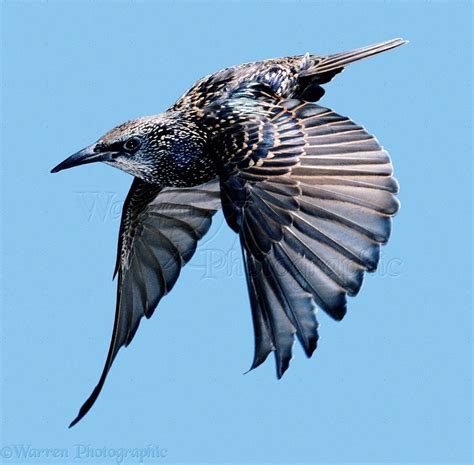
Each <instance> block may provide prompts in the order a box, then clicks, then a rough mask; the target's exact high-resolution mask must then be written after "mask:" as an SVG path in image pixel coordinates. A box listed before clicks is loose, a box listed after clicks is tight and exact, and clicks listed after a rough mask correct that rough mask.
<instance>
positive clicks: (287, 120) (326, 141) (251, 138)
mask: <svg viewBox="0 0 474 465" xmlns="http://www.w3.org/2000/svg"><path fill="white" fill-rule="evenodd" d="M364 53H365V52H364ZM357 56H358V55H354V56H353V58H354V57H357ZM349 58H350V57H349ZM349 58H341V60H342V59H344V60H346V59H349ZM336 62H337V60H335V61H334V63H336ZM270 94H271V92H270V91H269V90H268V89H265V88H262V86H261V84H253V85H247V86H246V87H245V88H244V89H239V90H237V91H235V94H234V97H233V98H232V97H231V98H230V102H229V101H226V102H220V105H219V108H215V110H214V111H215V112H216V113H217V114H218V116H219V118H220V119H221V120H227V121H229V122H232V121H233V122H235V123H236V125H232V123H231V128H230V129H229V134H230V135H229V136H228V135H227V133H226V131H222V130H220V131H218V132H217V134H216V136H215V140H214V145H215V147H216V151H217V152H218V153H219V156H220V157H221V158H222V159H224V160H225V161H226V163H225V164H224V166H225V168H226V169H224V170H223V172H222V173H221V190H222V201H223V208H224V213H225V215H226V218H227V219H228V222H229V225H230V226H231V227H232V228H233V229H234V230H235V231H236V232H238V233H239V234H240V238H241V244H242V248H243V255H244V260H245V263H246V271H247V274H249V273H251V276H248V287H249V294H250V300H251V305H252V314H253V321H254V326H255V341H256V348H255V357H254V361H253V364H252V368H255V366H258V365H259V364H260V363H262V362H263V360H265V358H266V357H267V355H268V354H269V352H270V351H274V353H275V358H276V365H277V376H278V377H281V376H282V375H283V373H284V371H285V370H286V369H287V367H288V364H289V361H290V358H291V350H292V343H293V339H294V335H295V334H296V335H297V336H298V339H299V340H300V342H301V344H302V345H303V348H304V349H305V352H306V354H307V355H308V356H311V354H312V353H313V351H314V349H315V348H316V345H317V340H318V331H317V328H318V323H317V320H316V316H315V308H316V307H320V308H321V309H323V310H324V311H325V312H326V313H328V314H329V315H330V316H331V317H333V318H334V319H336V320H340V319H342V318H343V317H344V315H345V314H346V306H347V303H346V301H347V299H346V296H347V295H350V296H354V295H356V294H357V293H358V292H359V290H360V288H361V285H362V281H363V276H364V272H365V271H373V270H375V269H376V267H377V263H378V261H379V257H380V245H381V244H384V243H386V242H387V240H388V238H389V235H390V229H391V216H393V215H394V214H395V213H396V212H397V210H398V208H399V204H398V201H397V199H396V197H395V196H394V194H395V193H396V192H397V190H398V184H397V182H396V181H395V179H394V178H393V176H392V171H393V170H392V164H391V161H390V157H389V155H388V153H387V152H386V151H385V150H383V149H382V147H381V146H380V144H379V143H378V141H377V140H376V139H375V137H373V136H372V135H371V134H369V133H368V132H367V131H365V129H363V128H362V127H361V126H360V125H357V124H355V123H354V122H352V121H351V120H350V119H349V118H347V117H345V116H341V115H338V114H337V113H335V112H334V111H332V110H331V109H329V108H324V107H321V106H318V105H316V104H313V103H308V102H302V101H297V100H296V99H292V100H284V99H281V98H279V97H278V96H275V95H274V96H273V97H272V96H271V95H270ZM252 106H253V107H252ZM241 107H243V108H245V111H242V112H240V111H239V109H240V108H241ZM250 108H252V111H249V109H250ZM270 342H271V343H270Z"/></svg>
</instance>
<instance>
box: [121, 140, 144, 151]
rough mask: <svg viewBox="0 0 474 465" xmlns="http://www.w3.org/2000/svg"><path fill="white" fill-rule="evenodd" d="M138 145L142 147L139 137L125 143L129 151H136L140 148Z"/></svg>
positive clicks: (125, 147)
mask: <svg viewBox="0 0 474 465" xmlns="http://www.w3.org/2000/svg"><path fill="white" fill-rule="evenodd" d="M138 147H140V139H139V138H138V137H132V138H130V139H128V140H127V141H126V142H125V143H124V144H123V148H124V149H125V150H126V151H127V152H135V151H136V150H138Z"/></svg>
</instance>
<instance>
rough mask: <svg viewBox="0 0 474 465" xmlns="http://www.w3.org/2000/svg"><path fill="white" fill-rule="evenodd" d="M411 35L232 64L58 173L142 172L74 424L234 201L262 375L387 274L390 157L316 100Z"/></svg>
mask: <svg viewBox="0 0 474 465" xmlns="http://www.w3.org/2000/svg"><path fill="white" fill-rule="evenodd" d="M405 42H406V41H405V40H402V39H394V40H390V41H387V42H384V43H380V44H376V45H372V46H368V47H364V48H359V49H356V50H353V51H350V52H343V53H337V54H333V55H326V56H320V55H311V54H306V55H299V56H291V57H285V58H277V59H270V60H265V61H259V62H253V63H246V64H242V65H238V66H233V67H230V68H226V69H223V70H220V71H218V72H216V73H214V74H211V75H209V76H206V77H204V78H203V79H201V80H199V81H198V82H197V83H196V84H195V85H194V86H193V87H192V88H191V89H190V90H189V91H188V92H187V93H185V94H184V95H183V96H182V97H181V98H180V99H179V100H178V101H177V102H176V103H175V104H174V105H173V106H172V107H171V108H169V109H168V110H167V111H165V112H164V113H161V114H158V115H154V116H147V117H143V118H138V119H134V120H131V121H128V122H126V123H123V124H121V125H120V126H118V127H116V128H114V129H112V130H111V131H109V132H108V133H106V134H105V135H104V136H102V137H101V138H100V139H99V140H98V141H97V142H95V143H93V144H92V145H90V146H88V147H86V148H84V149H83V150H80V151H79V152H77V153H75V154H74V155H72V156H70V157H69V158H67V159H66V160H64V161H63V162H62V163H60V164H59V165H57V166H56V167H55V168H53V170H52V172H53V173H56V172H58V171H61V170H64V169H67V168H72V167H74V166H79V165H84V164H86V163H92V162H104V163H107V164H108V165H111V166H115V167H117V168H119V169H121V170H123V171H125V172H127V173H129V174H131V175H132V176H133V177H134V179H133V182H132V185H131V188H130V191H129V193H128V195H127V198H126V200H125V203H124V206H123V211H122V218H121V223H120V231H119V240H118V251H117V261H116V265H115V273H114V277H115V276H116V275H118V283H117V302H116V313H115V322H114V327H113V334H112V340H111V343H110V348H109V352H108V355H107V359H106V362H105V366H104V369H103V372H102V375H101V377H100V380H99V382H98V384H97V386H96V387H95V389H94V390H93V392H92V394H91V395H90V397H89V398H88V399H87V400H86V402H85V403H84V405H83V406H82V407H81V409H80V411H79V414H78V415H77V417H76V418H75V419H74V420H73V422H72V423H71V425H70V426H73V425H75V424H76V423H77V422H78V421H79V420H81V419H82V418H83V417H84V415H86V413H87V412H88V411H89V410H90V408H91V407H92V405H93V404H94V402H95V401H96V399H97V397H98V396H99V393H100V391H101V389H102V387H103V385H104V382H105V379H106V376H107V374H108V372H109V370H110V367H111V365H112V363H113V361H114V359H115V357H116V355H117V353H118V351H119V349H120V348H121V347H122V346H127V345H128V344H129V343H130V342H131V340H132V339H133V337H134V335H135V332H136V331H137V328H138V325H139V323H140V320H141V318H142V317H144V316H145V317H147V318H150V317H151V316H152V314H153V312H154V310H155V308H156V306H157V305H158V303H159V301H160V300H161V298H162V297H163V296H164V295H165V294H167V293H168V292H170V290H171V289H172V288H173V286H174V284H175V283H176V280H177V279H178V276H179V273H180V270H181V268H182V267H183V266H184V265H185V264H186V263H187V262H188V261H189V260H190V259H191V257H192V256H193V254H194V251H195V250H196V246H197V242H198V241H199V239H201V238H202V237H203V236H204V235H205V234H206V232H207V231H208V230H209V227H210V225H211V219H212V216H213V215H214V214H215V213H216V212H217V211H218V210H219V209H220V208H221V207H222V209H223V213H224V216H225V218H226V221H227V224H228V225H229V227H230V228H231V229H232V230H233V231H235V232H236V233H237V234H238V235H239V239H240V244H241V247H242V253H243V261H244V265H245V271H246V277H247V285H248V292H249V296H250V307H251V312H252V320H253V326H254V334H255V354H254V359H253V363H252V366H251V369H253V368H256V367H257V366H259V365H260V364H261V363H263V362H264V361H265V359H266V358H267V356H268V355H269V354H270V353H271V352H273V353H274V355H275V359H276V369H277V377H278V378H281V376H282V375H283V373H284V372H285V370H286V369H287V368H288V365H289V362H290V359H291V353H292V346H293V342H294V339H295V336H296V337H297V338H298V340H299V341H300V343H301V345H302V346H303V349H304V351H305V353H306V355H307V356H308V357H311V355H312V354H313V352H314V350H315V349H316V346H317V341H318V322H317V320H316V308H317V307H319V308H321V309H322V310H323V311H325V312H326V313H327V314H328V315H330V316H331V317H332V318H334V319H335V320H341V319H342V318H343V317H344V315H345V313H346V295H350V296H354V295H356V294H357V293H358V291H359V289H360V287H361V285H362V279H363V275H364V272H365V271H374V270H375V269H376V267H377V264H378V261H379V256H380V246H381V245H382V244H385V243H386V242H387V240H388V237H389V234H390V228H391V217H392V216H393V215H395V213H396V212H397V210H398V208H399V203H398V201H397V199H396V197H395V194H396V193H397V191H398V184H397V181H396V180H395V178H394V177H393V176H392V164H391V161H390V158H389V155H388V153H387V152H386V151H385V150H384V149H383V148H382V147H381V146H380V144H379V143H378V142H377V140H376V139H375V137H374V136H372V135H370V134H369V133H368V132H366V131H365V130H364V128H363V127H362V126H359V125H358V124H357V123H355V122H353V121H352V120H351V119H350V118H348V117H346V116H341V115H339V114H337V113H336V112H335V111H333V110H331V109H329V108H325V107H323V106H320V105H318V104H316V103H314V102H317V101H318V100H319V99H320V98H321V97H322V96H323V94H324V90H323V88H322V87H321V86H322V85H323V84H326V83H328V82H329V81H330V80H331V79H332V78H333V77H334V76H335V75H336V74H338V73H340V72H341V71H342V70H343V69H344V67H345V66H346V65H348V64H349V63H352V62H355V61H358V60H361V59H363V58H366V57H369V56H371V55H375V54H377V53H381V52H384V51H386V50H390V49H392V48H395V47H398V46H400V45H402V44H404V43H405Z"/></svg>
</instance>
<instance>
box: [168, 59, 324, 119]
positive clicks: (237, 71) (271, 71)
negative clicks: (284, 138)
mask: <svg viewBox="0 0 474 465" xmlns="http://www.w3.org/2000/svg"><path fill="white" fill-rule="evenodd" d="M317 59H318V57H315V56H310V55H309V54H306V55H297V56H292V57H284V58H272V59H269V60H264V61H255V62H251V63H244V64H240V65H236V66H231V67H229V68H224V69H221V70H219V71H217V72H215V73H213V74H209V75H207V76H205V77H203V78H202V79H200V80H199V81H197V82H196V84H194V86H193V87H191V89H189V90H188V91H187V92H186V93H185V94H184V95H183V96H182V97H181V98H179V99H178V100H177V102H176V103H175V104H174V105H173V107H172V108H171V109H172V110H182V109H187V108H193V107H194V108H203V107H205V106H207V105H209V104H210V103H212V102H213V101H215V100H217V99H218V98H221V97H222V96H223V94H224V93H225V92H227V91H230V90H232V89H233V88H235V87H237V86H239V85H240V84H242V83H244V82H252V81H255V82H261V83H264V84H266V85H268V86H269V87H270V88H271V89H272V91H273V92H274V93H275V94H276V95H279V96H281V97H284V98H289V97H292V96H293V94H294V91H295V89H296V87H297V83H298V76H299V74H300V73H301V72H302V71H303V70H305V69H308V68H309V67H310V66H311V65H312V64H313V63H314V62H315V60H317Z"/></svg>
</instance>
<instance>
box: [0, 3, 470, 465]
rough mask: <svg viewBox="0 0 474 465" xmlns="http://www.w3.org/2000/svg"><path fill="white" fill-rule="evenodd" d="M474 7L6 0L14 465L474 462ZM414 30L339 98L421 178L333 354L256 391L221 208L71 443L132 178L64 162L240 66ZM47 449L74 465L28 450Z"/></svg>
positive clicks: (6, 432)
mask: <svg viewBox="0 0 474 465" xmlns="http://www.w3.org/2000/svg"><path fill="white" fill-rule="evenodd" d="M471 10H472V5H471V4H470V3H469V2H465V3H461V2H449V3H448V2H429V3H428V2H410V3H409V2H393V1H391V2H380V3H377V2H349V1H339V2H331V3H330V2H272V3H268V2H261V3H258V4H252V3H246V2H220V3H217V2H205V3H199V2H193V3H191V2H186V3H179V2H177V3H173V4H172V3H160V2H156V3H151V2H130V3H125V2H116V3H111V2H110V3H109V2H104V3H101V4H93V3H67V4H65V3H62V4H61V3H55V2H41V3H40V2H38V3H27V2H21V3H13V2H11V3H9V2H7V3H4V4H3V5H2V22H3V24H2V64H3V73H2V74H3V77H2V81H3V82H2V115H3V116H2V136H1V146H2V147H1V154H2V156H1V163H2V167H1V175H2V181H1V187H2V285H1V290H2V304H1V305H2V309H1V310H2V325H1V347H2V371H1V377H2V383H1V393H2V402H1V403H2V409H1V411H2V414H1V428H2V431H1V441H0V446H2V448H1V449H0V452H1V454H0V455H2V456H3V458H2V457H0V461H1V460H3V462H4V463H13V461H16V462H17V463H48V464H49V463H69V462H74V461H75V462H79V463H116V462H117V461H118V460H117V455H119V454H120V450H121V449H122V448H126V449H138V450H141V451H144V452H143V454H146V453H147V452H146V450H148V449H147V448H149V447H151V448H159V449H160V450H161V451H163V450H166V453H165V454H164V455H163V456H160V457H155V458H154V459H153V458H151V457H145V458H144V463H182V464H198V463H205V464H209V463H216V464H217V463H218V464H220V465H222V464H224V463H234V464H238V463H246V464H257V463H258V464H263V463H271V464H276V463H282V464H283V463H284V464H297V463H298V464H323V463H337V464H343V463H347V464H349V463H350V464H355V463H363V464H367V463H375V464H382V463H390V464H409V463H410V464H415V463H416V464H424V465H427V464H434V463H441V464H454V463H456V464H461V463H462V464H467V463H471V459H472V455H471V453H472V450H471V443H470V440H471V431H472V430H471V428H472V313H471V305H470V302H471V279H470V278H471V266H472V265H471V263H472V260H471V247H472V237H471V221H470V217H471V207H472V204H471V202H472V191H471V184H470V182H471V166H472V162H471V159H472V143H471V137H472V84H471V79H472V36H471V31H472V23H471V14H472V11H471ZM393 37H403V38H406V39H409V40H410V44H409V45H407V46H404V47H402V48H399V49H397V50H395V51H392V52H389V53H387V54H384V55H382V56H378V57H374V58H373V59H371V60H367V61H364V62H362V63H358V64H354V65H353V66H351V67H350V68H348V69H347V70H346V71H345V72H344V73H343V74H342V75H340V76H337V78H335V79H334V81H333V82H331V83H330V84H329V85H327V86H326V95H325V97H324V98H323V100H322V103H323V104H324V105H325V106H329V107H331V108H333V109H334V110H336V111H337V112H339V113H341V114H345V115H349V116H351V117H352V118H353V119H354V120H355V121H356V122H357V123H359V124H362V125H364V126H365V127H366V128H367V129H368V130H369V131H370V132H372V133H373V134H375V135H376V136H377V138H378V139H379V141H380V142H381V143H382V145H383V146H384V147H385V148H386V149H387V150H389V152H390V153H391V156H392V159H393V162H394V166H395V173H396V176H397V178H398V180H399V182H400V185H401V191H400V200H401V204H402V208H401V210H400V213H399V214H398V216H397V217H396V219H395V221H394V227H393V233H392V238H391V240H390V242H389V245H388V246H387V247H385V248H384V249H383V252H382V258H381V265H380V268H379V271H377V272H376V273H375V274H373V275H370V276H367V278H366V280H365V283H364V286H363V289H362V291H361V293H360V294H359V296H357V298H355V299H350V302H349V312H348V315H347V317H346V318H345V319H344V321H342V322H341V323H336V322H334V321H331V320H330V319H329V318H327V317H326V316H325V315H323V314H322V312H320V314H319V320H320V323H321V328H320V335H321V340H320V346H319V348H318V350H317V352H316V353H315V355H314V356H313V358H312V359H311V360H308V359H306V357H305V356H304V354H303V352H302V350H301V349H300V348H299V347H296V346H295V351H294V352H295V356H294V358H293V360H292V363H291V366H290V369H289V370H288V372H287V373H286V374H285V376H284V378H283V379H282V380H281V381H277V380H276V376H275V368H274V362H273V360H272V359H271V358H269V360H268V361H267V363H265V364H264V365H263V366H262V367H260V368H259V369H257V370H255V371H253V372H252V373H250V374H247V375H245V376H243V375H242V373H243V372H244V371H246V370H247V369H248V367H249V366H250V363H251V359H252V355H253V333H252V327H251V317H250V307H249V303H248V297H247V290H246V287H245V278H244V276H243V273H242V265H241V258H240V251H239V249H238V243H237V241H236V237H235V236H234V235H233V233H232V232H231V231H230V230H229V229H228V228H227V226H226V225H225V222H224V220H223V217H222V216H221V215H218V216H217V217H216V219H215V222H214V225H213V228H212V230H211V232H210V234H209V237H207V238H206V239H205V240H204V241H203V243H202V244H201V247H200V249H199V251H198V252H197V254H196V256H195V257H194V259H193V261H192V262H191V263H190V264H189V266H188V267H187V268H186V269H185V270H184V272H183V273H182V276H181V278H180V281H179V282H178V284H177V285H176V287H175V288H174V290H173V292H172V293H171V294H170V295H169V296H167V297H166V298H165V299H164V300H163V301H162V303H161V304H160V307H159V308H158V310H157V311H156V312H155V315H154V317H153V318H152V319H151V320H150V321H146V322H144V324H142V325H141V327H140V329H139V332H138V334H137V336H136V338H135V340H134V341H133V343H132V344H131V345H130V347H129V348H128V349H125V350H123V351H122V352H121V353H120V355H119V356H118V358H117V360H116V362H115V364H114V367H113V369H112V371H111V373H110V375H109V378H108V380H107V383H106V386H105V388H104V390H103V392H102V395H101V397H100V398H99V400H98V402H97V403H96V405H95V406H94V408H93V410H92V411H91V412H90V414H89V415H88V416H87V417H86V418H85V419H84V420H83V421H82V422H81V423H80V424H78V425H77V426H76V427H75V428H74V429H72V430H68V429H67V425H68V424H69V422H70V421H71V420H72V418H73V417H74V416H75V414H76V412H77V409H78V408H79V407H80V405H81V404H82V402H83V401H84V400H85V398H86V397H87V395H88V394H89V393H90V390H91V389H92V387H93V386H94V385H95V383H96V381H97V379H98V376H99V374H100V371H101V369H102V366H103V362H104V360H105V356H106V352H107V348H108V344H109V340H110V332H111V328H112V323H113V313H114V306H115V302H114V300H115V283H113V282H112V281H111V274H112V269H113V264H114V260H115V251H116V237H117V232H118V227H119V215H120V208H121V203H122V201H123V199H124V198H125V195H126V193H127V190H128V186H129V184H130V182H131V178H130V177H129V176H128V175H126V174H124V173H121V172H119V171H117V170H113V169H112V168H110V167H107V166H99V165H95V166H94V165H89V166H85V167H80V168H77V169H74V170H71V171H68V172H64V173H61V174H58V175H54V176H53V175H50V174H49V170H50V169H51V168H52V167H53V166H54V165H55V164H57V163H58V162H59V161H61V160H62V159H64V158H65V157H66V156H67V155H69V154H71V153H72V152H74V151H76V150H77V149H79V148H82V147H83V146H85V145H87V144H89V143H91V142H92V141H94V140H96V139H97V138H98V137H99V136H100V135H101V134H102V133H104V132H105V131H107V130H108V129H110V128H111V127H113V126H114V125H116V124H118V123H120V122H122V121H124V120H127V119H130V118H133V117H137V116H142V115H147V114H154V113H158V112H160V111H163V110H165V109H166V108H167V107H168V106H169V105H171V104H172V103H173V102H174V101H175V100H176V99H177V98H178V97H179V96H180V95H181V94H182V93H183V92H184V91H186V89H187V88H189V87H190V86H191V85H192V84H193V82H194V81H195V80H196V79H198V78H200V77H201V76H203V75H205V74H208V73H210V72H213V71H215V70H217V69H219V68H222V67H225V66H229V65H232V64H235V63H240V62H246V61H253V60H258V59H264V58H269V57H274V56H284V55H291V54H301V53H305V52H306V51H309V52H312V53H321V54H325V53H332V52H339V51H342V50H348V49H351V48H356V47H359V46H363V45H366V44H371V43H374V42H378V41H383V40H386V39H390V38H393ZM22 445H23V446H22ZM20 446H21V447H23V449H22V448H21V447H20ZM28 446H29V447H30V449H28V450H29V452H25V449H24V447H27V448H28ZM88 447H89V449H88ZM104 447H105V448H106V451H108V453H107V454H108V457H107V458H99V459H97V458H96V459H95V461H94V459H93V456H94V454H96V452H94V451H95V450H102V448H104ZM39 449H53V450H59V451H61V450H62V451H66V452H67V454H66V456H64V454H63V456H62V457H59V458H58V457H51V456H50V457H45V456H44V453H43V456H40V457H39V458H38V457H28V454H30V455H35V453H37V452H38V451H37V450H39ZM87 450H89V452H87ZM153 450H156V449H153ZM9 451H10V452H11V456H10V457H9V456H8V454H9V453H10V452H9ZM22 451H23V452H22ZM80 451H82V452H80ZM38 453H39V452H38ZM97 454H100V452H97ZM150 454H151V452H149V455H150ZM127 463H138V459H137V458H136V457H129V459H128V461H127Z"/></svg>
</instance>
